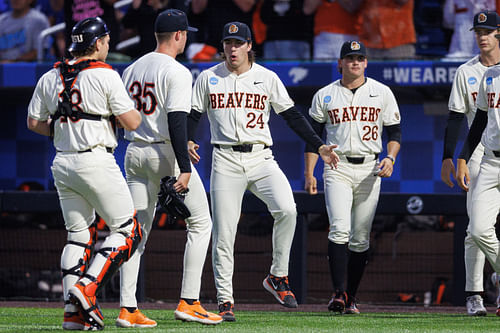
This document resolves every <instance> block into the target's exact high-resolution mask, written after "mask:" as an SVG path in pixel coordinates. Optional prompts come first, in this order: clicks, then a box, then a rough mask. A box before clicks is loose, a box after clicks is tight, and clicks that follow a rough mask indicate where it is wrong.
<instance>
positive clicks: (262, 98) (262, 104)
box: [259, 95, 267, 110]
mask: <svg viewBox="0 0 500 333" xmlns="http://www.w3.org/2000/svg"><path fill="white" fill-rule="evenodd" d="M266 101H267V95H262V96H260V108H259V109H260V110H264V109H265V108H266Z"/></svg>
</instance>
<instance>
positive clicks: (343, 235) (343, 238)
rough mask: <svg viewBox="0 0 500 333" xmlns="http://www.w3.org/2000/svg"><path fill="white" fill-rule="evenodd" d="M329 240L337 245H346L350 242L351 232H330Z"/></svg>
mask: <svg viewBox="0 0 500 333" xmlns="http://www.w3.org/2000/svg"><path fill="white" fill-rule="evenodd" d="M328 240H329V241H330V242H333V243H335V244H346V243H348V242H349V232H348V231H342V230H335V231H330V232H329V233H328Z"/></svg>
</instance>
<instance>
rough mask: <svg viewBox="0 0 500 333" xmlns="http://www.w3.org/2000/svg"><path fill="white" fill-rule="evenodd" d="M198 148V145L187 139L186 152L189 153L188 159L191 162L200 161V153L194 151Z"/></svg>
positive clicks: (196, 162)
mask: <svg viewBox="0 0 500 333" xmlns="http://www.w3.org/2000/svg"><path fill="white" fill-rule="evenodd" d="M198 148H200V146H199V145H198V144H197V143H196V142H193V141H188V153H189V159H190V160H191V162H192V163H193V164H198V162H199V161H200V155H198V153H197V152H196V151H197V150H198Z"/></svg>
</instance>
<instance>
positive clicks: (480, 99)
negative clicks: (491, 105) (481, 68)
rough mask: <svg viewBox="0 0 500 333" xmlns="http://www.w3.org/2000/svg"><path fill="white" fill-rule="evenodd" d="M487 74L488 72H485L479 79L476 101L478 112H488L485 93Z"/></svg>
mask: <svg viewBox="0 0 500 333" xmlns="http://www.w3.org/2000/svg"><path fill="white" fill-rule="evenodd" d="M488 73H489V71H486V73H484V75H483V78H482V79H481V84H480V85H479V91H478V93H477V99H476V107H477V109H478V110H482V111H488V94H487V92H486V80H488V76H489V75H488Z"/></svg>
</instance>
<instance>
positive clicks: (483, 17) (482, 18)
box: [477, 13, 488, 23]
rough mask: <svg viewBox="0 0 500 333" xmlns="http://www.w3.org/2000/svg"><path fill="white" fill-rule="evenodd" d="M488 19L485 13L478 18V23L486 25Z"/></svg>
mask: <svg viewBox="0 0 500 333" xmlns="http://www.w3.org/2000/svg"><path fill="white" fill-rule="evenodd" d="M487 19H488V16H486V14H485V13H480V14H479V15H478V17H477V22H478V23H484V22H486V20H487Z"/></svg>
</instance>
